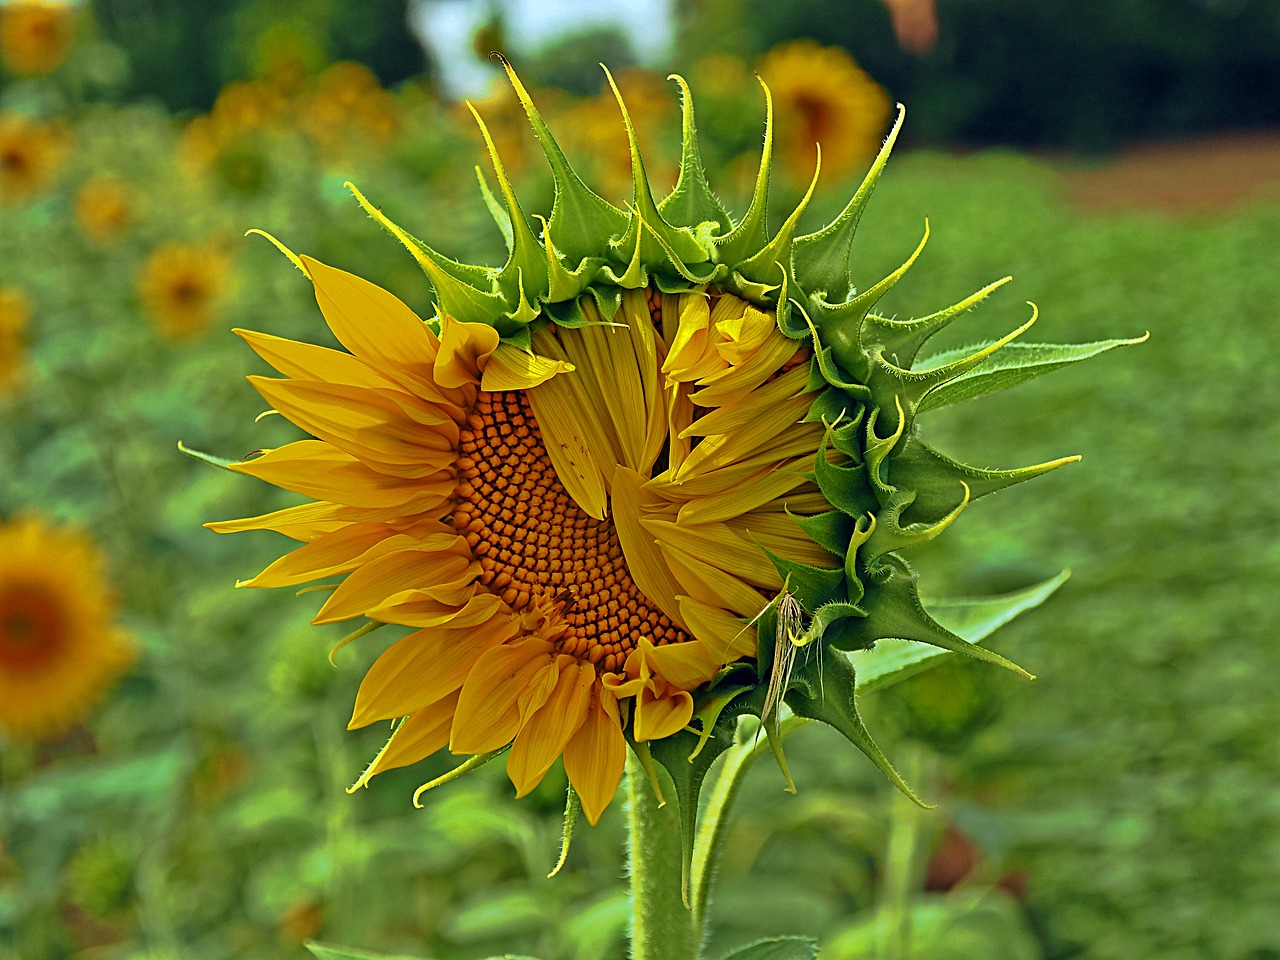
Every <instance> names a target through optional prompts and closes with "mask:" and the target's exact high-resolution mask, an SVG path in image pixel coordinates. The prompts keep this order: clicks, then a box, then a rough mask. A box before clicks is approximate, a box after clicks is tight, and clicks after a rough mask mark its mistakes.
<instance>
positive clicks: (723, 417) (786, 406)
mask: <svg viewBox="0 0 1280 960" xmlns="http://www.w3.org/2000/svg"><path fill="white" fill-rule="evenodd" d="M808 379H809V371H808V369H807V368H805V367H797V368H796V369H795V370H792V371H791V372H790V373H787V374H784V375H783V376H781V377H779V378H778V379H777V380H775V381H773V383H770V384H768V385H767V386H764V387H761V388H760V389H758V390H756V391H754V392H753V393H752V394H751V395H750V396H749V397H747V398H745V399H743V400H741V401H739V402H737V403H732V404H727V405H725V406H723V407H718V408H716V409H715V410H713V411H711V412H710V413H708V414H707V415H706V416H704V417H700V418H698V419H697V420H695V421H694V422H693V424H692V425H691V426H690V427H689V428H688V429H686V430H685V431H684V433H685V434H686V435H687V436H691V437H708V436H713V435H715V434H719V433H732V432H735V431H739V430H747V431H751V430H754V431H757V432H763V431H766V430H767V431H771V435H776V434H778V433H781V432H782V431H783V430H784V429H786V427H788V426H791V425H792V424H794V423H798V422H799V421H800V420H801V419H802V418H803V417H804V415H805V414H806V413H808V412H809V407H811V406H812V405H813V395H812V394H810V393H805V392H803V391H804V386H805V384H806V383H807V382H808ZM693 402H694V403H697V402H698V395H697V394H694V396H693ZM757 421H761V422H759V423H757Z"/></svg>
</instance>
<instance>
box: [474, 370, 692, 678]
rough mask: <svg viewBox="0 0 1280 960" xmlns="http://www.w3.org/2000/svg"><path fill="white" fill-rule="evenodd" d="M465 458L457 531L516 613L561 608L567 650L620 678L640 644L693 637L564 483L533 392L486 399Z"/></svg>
mask: <svg viewBox="0 0 1280 960" xmlns="http://www.w3.org/2000/svg"><path fill="white" fill-rule="evenodd" d="M458 452H459V459H458V464H457V466H458V476H459V482H458V488H457V492H456V494H455V498H454V503H455V507H454V511H453V518H452V519H453V526H454V528H455V529H456V530H457V531H458V532H459V534H461V535H462V536H463V537H465V538H466V541H467V543H468V544H469V545H470V547H471V551H472V554H473V555H474V556H475V557H476V558H477V559H478V560H479V562H480V567H481V574H480V583H482V584H483V585H484V586H486V587H487V588H488V589H489V590H491V591H492V592H493V593H496V594H498V595H499V596H501V597H502V599H503V601H504V602H506V603H507V604H508V605H510V606H511V607H513V608H514V609H516V610H528V609H531V608H533V607H540V608H543V609H546V608H547V607H557V606H558V607H561V608H562V609H561V613H560V619H562V620H563V621H564V622H565V623H566V624H567V625H568V628H567V629H566V630H565V632H564V633H563V634H562V635H561V636H560V637H559V638H558V639H557V641H556V642H557V644H558V645H559V652H560V653H566V654H570V655H572V656H576V657H579V658H582V659H585V660H588V661H590V662H591V663H593V664H595V665H596V666H597V669H598V670H600V671H601V672H603V673H611V672H615V671H620V670H621V668H622V665H623V663H624V662H625V660H626V658H627V654H629V653H630V652H631V650H633V649H634V648H635V644H636V640H637V638H639V637H647V638H648V639H649V640H650V642H652V643H653V644H655V645H659V646H660V645H663V644H667V643H680V642H683V641H686V640H689V639H691V638H690V637H689V636H688V635H687V634H686V633H684V632H683V631H682V630H680V628H679V627H677V626H675V625H674V624H673V623H672V622H671V621H670V620H669V619H668V618H667V616H666V614H664V613H662V612H661V611H660V610H659V609H658V608H657V607H655V606H654V605H653V604H652V603H651V602H650V601H649V599H648V598H647V597H646V596H645V595H644V594H643V593H642V592H641V590H640V588H639V587H638V586H636V584H635V581H633V580H632V579H631V575H630V573H629V572H628V570H627V564H626V559H625V557H624V556H623V553H622V547H621V546H620V545H619V543H618V534H617V531H616V529H615V528H614V525H613V523H612V522H611V521H610V520H608V519H606V520H596V519H594V518H592V517H590V516H588V515H587V514H586V513H585V512H583V510H582V509H581V508H580V507H579V506H578V505H577V503H575V502H574V500H573V498H572V497H570V496H569V494H568V492H567V491H566V490H565V488H564V486H563V485H562V484H561V483H560V480H559V479H558V478H557V476H556V472H555V468H554V467H553V466H552V464H551V460H550V459H549V458H548V456H547V451H546V446H545V445H544V443H543V439H542V433H541V431H540V430H539V429H538V423H537V420H536V418H535V417H534V415H533V411H532V409H530V406H529V401H528V398H527V397H526V395H525V394H524V393H523V392H520V391H512V392H501V393H489V392H481V393H480V394H479V395H478V396H477V398H476V404H475V407H474V408H473V410H472V412H471V414H470V415H469V416H468V418H467V422H466V424H465V425H464V426H463V428H462V431H461V436H460V437H459V444H458Z"/></svg>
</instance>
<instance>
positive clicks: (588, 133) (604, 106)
mask: <svg viewBox="0 0 1280 960" xmlns="http://www.w3.org/2000/svg"><path fill="white" fill-rule="evenodd" d="M615 80H616V82H617V86H618V90H619V92H620V93H621V95H622V98H623V99H624V100H625V101H626V102H627V106H628V110H629V111H630V116H631V123H632V125H633V126H634V128H635V133H636V136H637V137H638V138H640V139H642V140H645V141H648V142H650V143H662V142H664V141H667V140H668V139H669V138H668V137H666V136H665V133H667V132H668V131H671V130H674V129H676V125H677V124H678V122H679V118H680V113H679V108H678V106H677V104H676V103H675V102H673V101H672V99H671V97H670V96H669V95H668V92H667V81H666V80H665V79H663V77H662V76H660V75H659V74H658V73H656V72H655V71H653V70H646V69H644V68H641V67H629V68H627V69H625V70H619V71H618V73H617V75H616V77H615ZM517 103H518V101H517ZM617 109H618V108H617V105H616V104H615V102H614V98H613V94H612V92H611V91H610V89H609V88H608V87H606V88H605V89H604V90H602V91H601V92H600V94H599V95H598V96H594V97H587V98H584V99H573V100H570V101H569V102H568V103H566V104H563V105H562V106H561V107H560V109H555V108H554V107H552V108H548V110H547V116H548V117H550V118H551V122H553V123H555V124H556V126H557V127H558V128H559V129H561V130H563V131H564V134H563V135H562V136H561V138H560V139H561V140H562V141H563V144H564V146H565V148H566V149H567V150H570V151H571V152H572V153H573V155H574V156H575V157H582V158H583V167H584V173H589V174H590V175H591V178H592V182H593V183H596V184H597V185H598V186H599V188H600V193H601V195H602V196H606V197H625V196H626V195H627V194H628V193H629V192H630V190H631V148H630V144H629V142H628V139H627V132H626V130H625V129H624V128H623V127H622V126H621V125H620V124H618V123H610V122H608V120H607V119H606V118H609V117H610V116H611V115H613V114H616V111H617ZM677 160H678V157H674V156H672V157H663V156H661V155H659V154H655V155H651V156H649V157H647V158H646V170H647V171H648V173H649V177H650V179H651V180H652V181H653V182H654V183H655V184H657V185H661V186H662V187H664V188H665V187H667V186H669V185H670V184H674V183H675V181H676V175H677V173H678V172H679V169H678V165H677V163H676V161H677Z"/></svg>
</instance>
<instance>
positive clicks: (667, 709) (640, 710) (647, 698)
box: [635, 687, 693, 741]
mask: <svg viewBox="0 0 1280 960" xmlns="http://www.w3.org/2000/svg"><path fill="white" fill-rule="evenodd" d="M635 704H636V708H635V711H636V712H635V718H636V719H635V738H636V740H640V741H643V740H662V739H664V738H666V737H669V736H671V735H672V734H674V733H679V732H680V731H681V730H683V729H684V728H685V727H687V726H688V725H689V721H690V720H691V719H693V697H692V696H690V695H689V693H688V692H687V691H684V690H671V691H669V692H667V693H665V694H663V695H661V696H659V695H657V694H655V693H653V691H651V690H650V689H649V688H648V687H646V688H645V689H643V690H641V691H640V696H638V697H636V700H635Z"/></svg>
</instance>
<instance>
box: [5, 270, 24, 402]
mask: <svg viewBox="0 0 1280 960" xmlns="http://www.w3.org/2000/svg"><path fill="white" fill-rule="evenodd" d="M30 322H31V299H30V298H29V297H28V296H27V295H26V293H25V292H24V291H22V290H21V289H19V288H18V287H0V397H3V396H5V395H6V394H10V393H14V392H15V391H17V389H18V388H19V387H20V386H21V385H22V379H23V353H24V351H25V347H26V331H27V325H28V324H29V323H30Z"/></svg>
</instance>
